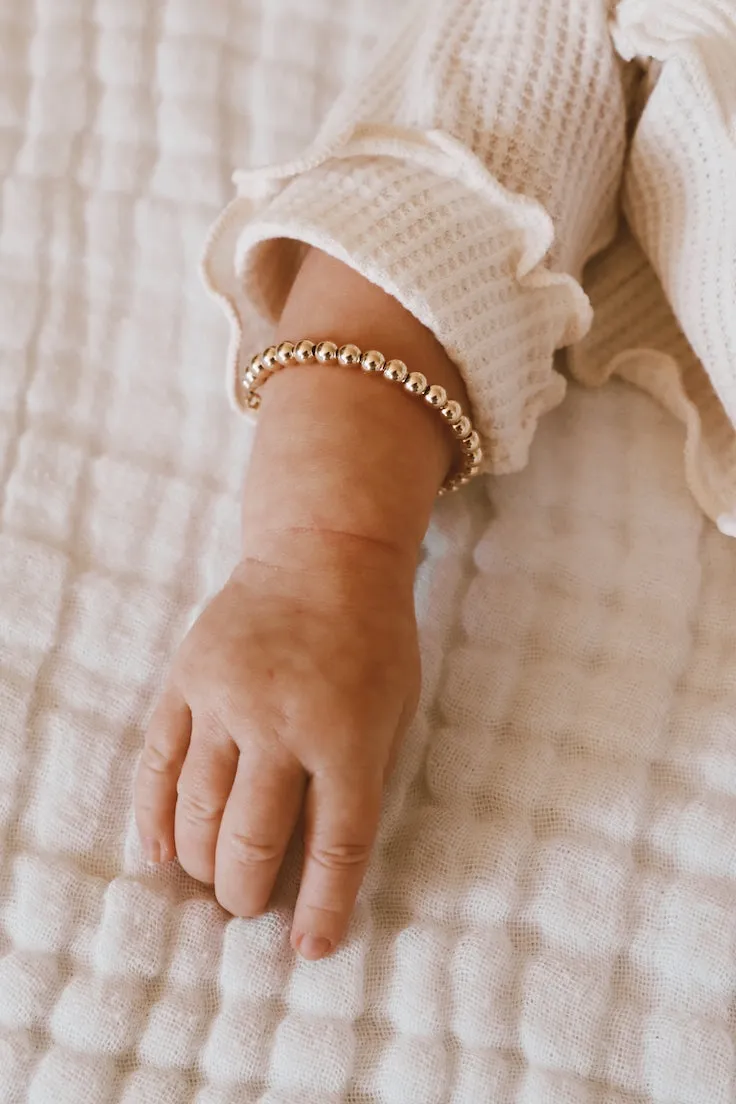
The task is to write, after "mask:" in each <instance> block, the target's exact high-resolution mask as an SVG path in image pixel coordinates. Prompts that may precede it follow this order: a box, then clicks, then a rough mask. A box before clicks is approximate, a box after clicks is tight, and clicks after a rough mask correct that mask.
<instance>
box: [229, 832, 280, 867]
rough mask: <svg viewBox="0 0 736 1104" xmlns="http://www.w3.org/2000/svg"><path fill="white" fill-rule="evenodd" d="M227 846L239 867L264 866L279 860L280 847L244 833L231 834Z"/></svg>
mask: <svg viewBox="0 0 736 1104" xmlns="http://www.w3.org/2000/svg"><path fill="white" fill-rule="evenodd" d="M228 846H229V848H230V851H231V853H232V855H233V858H234V859H235V861H236V862H238V863H240V865H241V866H264V865H266V864H268V863H273V862H276V861H277V860H278V859H280V858H281V851H282V849H281V847H280V846H279V845H278V844H277V843H274V842H273V841H272V840H265V839H257V838H256V837H255V836H252V835H249V834H248V833H246V832H233V833H231V835H230V838H229V840H228Z"/></svg>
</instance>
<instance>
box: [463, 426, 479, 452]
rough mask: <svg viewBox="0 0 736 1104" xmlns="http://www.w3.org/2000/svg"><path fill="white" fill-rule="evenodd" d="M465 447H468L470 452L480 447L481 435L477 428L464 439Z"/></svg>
mask: <svg viewBox="0 0 736 1104" xmlns="http://www.w3.org/2000/svg"><path fill="white" fill-rule="evenodd" d="M463 448H464V449H466V450H467V451H468V452H472V451H473V449H477V448H480V437H479V436H478V434H477V433H476V432H475V430H473V432H472V433H471V434H470V436H469V437H466V438H465V440H464V441H463Z"/></svg>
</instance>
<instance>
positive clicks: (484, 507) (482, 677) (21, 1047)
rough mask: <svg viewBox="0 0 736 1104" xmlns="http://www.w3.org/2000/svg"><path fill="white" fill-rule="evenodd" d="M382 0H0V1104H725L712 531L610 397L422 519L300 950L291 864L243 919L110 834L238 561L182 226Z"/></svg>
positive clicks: (314, 95)
mask: <svg viewBox="0 0 736 1104" xmlns="http://www.w3.org/2000/svg"><path fill="white" fill-rule="evenodd" d="M392 7H393V3H392V2H389V0H381V2H380V3H379V2H378V0H349V2H346V3H338V2H337V0H319V2H316V0H315V2H314V3H311V2H310V3H306V2H304V0H267V2H261V3H256V2H255V0H208V3H206V4H203V3H201V2H199V0H124V2H122V0H28V2H23V3H20V2H19V0H0V184H1V191H0V200H1V203H0V472H1V473H2V479H1V482H0V1104H25V1102H26V1101H27V1102H29V1104H118V1102H121V1104H122V1102H125V1104H256V1102H258V1104H733V1102H734V1101H735V1100H736V616H734V609H736V553H735V551H734V547H735V546H734V544H733V542H732V541H729V540H728V539H727V538H726V537H725V536H723V535H721V534H720V533H719V532H718V531H717V529H716V527H715V526H714V525H712V524H711V523H710V522H709V521H708V520H707V519H706V518H705V517H704V515H703V514H702V512H701V511H700V510H699V508H698V507H697V505H696V504H695V502H694V500H693V498H692V497H691V495H690V493H689V491H688V490H687V487H686V485H685V481H684V478H683V472H682V448H683V430H682V428H681V426H680V425H679V424H678V423H677V422H676V421H675V420H674V419H671V418H670V416H669V415H668V414H667V413H665V412H664V410H663V409H661V408H660V407H658V406H656V405H655V404H654V402H653V401H652V400H651V399H649V398H648V397H645V396H644V395H642V394H641V393H639V392H637V391H634V390H630V389H629V388H628V387H627V386H626V385H624V384H622V383H618V384H615V385H611V386H610V387H608V388H605V389H604V390H602V391H599V392H583V391H581V390H578V389H575V388H573V389H571V391H570V394H569V396H568V398H567V399H566V401H565V403H564V404H563V405H562V406H561V407H559V408H558V409H557V410H556V411H555V412H554V413H553V414H551V415H549V416H548V417H547V418H545V419H543V420H542V422H541V428H540V431H539V433H538V435H537V438H536V440H535V442H534V445H533V448H532V451H531V460H530V464H529V466H528V468H527V469H526V470H525V471H524V472H523V473H521V474H519V475H513V476H509V477H506V478H502V479H498V480H495V481H494V480H491V479H490V478H488V479H483V480H479V481H478V483H477V484H476V485H474V486H473V487H471V488H469V489H468V491H467V493H465V494H463V495H459V496H455V497H454V498H453V499H452V500H451V501H450V500H443V501H442V503H441V504H440V505H439V507H438V509H437V513H436V518H435V521H434V523H433V527H432V529H431V531H430V534H429V535H428V538H427V542H426V549H427V554H426V556H425V558H424V562H423V564H422V567H421V569H420V573H419V579H418V586H417V594H418V599H417V600H418V605H419V610H420V621H421V633H422V648H423V657H424V681H423V696H422V701H421V705H420V708H419V712H418V716H417V719H416V722H415V724H414V725H413V727H412V730H411V732H410V734H409V737H408V739H407V741H406V744H405V747H404V750H403V753H402V756H401V759H400V762H399V764H398V769H397V772H396V775H395V777H394V779H393V781H392V783H391V785H390V788H389V791H388V793H387V797H386V804H385V811H384V816H383V821H382V826H381V833H380V838H379V841H378V844H377V846H376V850H375V856H374V860H373V863H372V866H371V869H370V872H369V875H368V878H367V881H366V885H365V888H364V891H363V893H362V896H361V899H360V902H359V906H358V909H357V912H356V916H355V920H354V923H353V925H352V928H351V931H350V935H349V938H348V940H347V942H346V943H345V945H344V947H343V948H342V949H341V950H340V951H339V952H338V953H337V954H336V955H335V957H334V958H332V959H329V960H327V961H325V962H322V963H318V964H308V963H305V962H303V961H300V960H298V959H297V958H295V956H294V955H293V954H292V952H291V951H290V949H289V944H288V933H289V920H290V909H291V906H292V903H293V900H294V888H295V884H296V870H297V858H296V857H293V859H292V861H291V864H290V866H289V869H288V870H286V871H285V873H284V876H283V878H282V881H281V883H280V886H279V889H278V893H277V895H276V900H275V903H274V909H273V911H272V912H270V913H269V914H268V915H266V916H264V917H263V918H262V919H259V920H257V921H249V922H246V921H241V920H233V919H232V918H229V917H228V916H227V915H226V914H225V913H224V912H223V911H222V910H221V909H220V908H219V907H218V905H217V904H216V903H215V902H214V900H213V898H212V896H211V894H210V892H209V891H208V890H207V889H205V888H204V887H202V886H199V885H197V884H196V883H194V882H193V881H192V880H190V879H188V878H187V877H185V876H184V875H183V874H182V872H181V871H180V870H179V869H178V868H177V867H176V866H175V865H172V866H171V867H168V868H166V869H164V870H157V869H154V868H149V867H147V866H146V864H145V862H144V861H143V858H142V855H141V851H140V848H139V845H138V842H137V839H136V836H135V832H134V827H133V822H132V816H131V779H132V776H133V771H134V767H135V762H136V757H137V755H138V753H139V750H140V745H141V739H142V731H143V728H144V725H145V721H146V718H147V715H148V713H149V711H150V708H151V707H152V704H153V701H154V699H155V695H156V690H157V687H158V685H159V684H160V681H161V679H162V677H163V674H164V672H165V669H166V666H167V663H168V661H169V659H170V657H171V654H172V652H173V650H174V648H175V646H176V644H177V642H178V641H179V640H180V638H181V636H182V634H183V632H184V631H185V629H186V627H187V625H188V624H189V623H190V621H191V618H192V617H193V615H194V613H195V611H196V609H197V608H198V607H199V606H200V605H201V603H202V602H203V601H204V600H205V598H206V596H207V594H208V593H210V592H211V591H212V590H213V589H214V588H215V587H216V586H218V585H219V583H220V582H222V581H223V579H224V578H225V576H226V574H227V572H228V570H229V568H230V566H231V565H232V563H233V561H234V558H235V556H236V554H237V528H238V485H239V481H240V472H241V469H242V464H243V462H244V459H245V455H246V453H247V447H248V432H249V431H248V429H247V427H245V426H244V424H243V423H242V422H240V421H239V420H238V419H236V418H235V417H234V416H233V415H232V414H231V412H230V411H229V410H228V408H227V404H226V400H225V397H224V390H223V387H222V378H221V366H222V363H223V361H224V357H225V344H226V340H227V335H226V333H225V329H224V326H223V323H222V318H221V316H220V314H219V312H218V311H217V310H216V308H215V307H214V306H213V305H212V303H210V302H209V301H208V300H207V299H206V297H205V296H204V294H203V292H202V289H201V286H200V283H199V280H198V277H197V266H198V261H199V255H200V251H201V247H202V242H203V240H204V238H205V235H206V232H207V228H208V226H209V225H210V224H211V223H212V221H213V219H214V218H215V216H216V215H217V213H218V212H219V211H220V210H221V208H222V207H223V205H224V204H225V203H226V202H227V201H228V199H229V198H230V195H231V185H230V174H231V171H232V170H233V168H234V167H235V166H237V165H241V166H242V165H244V164H246V165H247V164H259V163H264V162H266V161H275V160H279V159H286V158H288V157H291V156H293V155H295V153H296V152H297V151H298V150H299V149H300V148H302V146H303V144H304V142H305V141H306V140H308V139H309V138H310V136H311V135H313V134H314V133H315V132H316V130H317V127H318V125H319V122H320V120H321V119H322V117H323V116H324V114H325V111H326V110H327V108H328V106H329V104H330V101H331V99H332V98H333V96H334V94H335V92H336V90H337V89H338V88H339V87H340V86H341V85H342V84H343V83H344V82H345V80H346V78H347V76H348V75H349V74H350V72H351V71H352V70H353V68H354V67H355V65H356V64H357V63H358V61H359V60H360V58H361V57H362V56H363V54H364V51H365V50H366V49H367V47H368V45H369V44H370V42H371V41H372V40H373V38H374V37H375V35H376V33H377V32H378V30H379V29H380V27H381V25H382V20H383V19H384V17H385V16H386V14H387V12H388V11H389V10H390V9H391V8H392ZM326 58H327V59H329V64H325V59H326ZM255 344H256V345H257V342H255Z"/></svg>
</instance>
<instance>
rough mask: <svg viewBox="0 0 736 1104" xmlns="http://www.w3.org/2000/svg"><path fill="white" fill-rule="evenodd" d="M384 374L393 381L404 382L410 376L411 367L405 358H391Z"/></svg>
mask: <svg viewBox="0 0 736 1104" xmlns="http://www.w3.org/2000/svg"><path fill="white" fill-rule="evenodd" d="M383 374H384V376H385V377H386V379H387V380H390V381H391V383H404V381H405V380H406V379H407V378H408V376H409V369H408V368H407V367H406V365H405V364H404V362H403V360H390V361H389V362H388V364H387V365H386V367H385V368H384V370H383Z"/></svg>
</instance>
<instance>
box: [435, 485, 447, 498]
mask: <svg viewBox="0 0 736 1104" xmlns="http://www.w3.org/2000/svg"><path fill="white" fill-rule="evenodd" d="M446 494H447V487H445V486H442V487H440V489H439V490H438V492H437V497H438V498H444V497H445V495H446Z"/></svg>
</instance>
